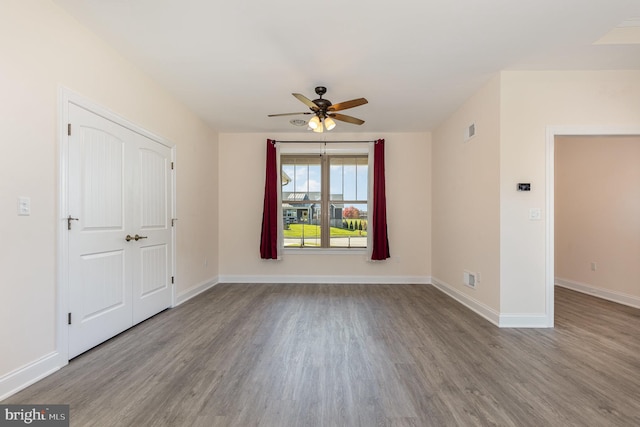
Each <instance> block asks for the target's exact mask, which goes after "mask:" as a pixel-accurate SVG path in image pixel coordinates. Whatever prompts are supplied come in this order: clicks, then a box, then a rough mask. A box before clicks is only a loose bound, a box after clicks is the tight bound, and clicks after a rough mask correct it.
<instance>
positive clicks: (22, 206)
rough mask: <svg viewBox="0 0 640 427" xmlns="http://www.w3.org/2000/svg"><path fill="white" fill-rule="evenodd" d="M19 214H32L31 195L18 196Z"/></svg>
mask: <svg viewBox="0 0 640 427" xmlns="http://www.w3.org/2000/svg"><path fill="white" fill-rule="evenodd" d="M18 215H20V216H28V215H31V199H30V198H29V197H18Z"/></svg>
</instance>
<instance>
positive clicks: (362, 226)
mask: <svg viewBox="0 0 640 427" xmlns="http://www.w3.org/2000/svg"><path fill="white" fill-rule="evenodd" d="M329 209H330V212H329V214H330V218H331V224H330V225H331V228H330V245H329V246H330V247H332V248H366V247H367V228H368V222H369V221H368V217H367V205H366V204H353V203H347V204H342V203H332V204H331V205H330V206H329Z"/></svg>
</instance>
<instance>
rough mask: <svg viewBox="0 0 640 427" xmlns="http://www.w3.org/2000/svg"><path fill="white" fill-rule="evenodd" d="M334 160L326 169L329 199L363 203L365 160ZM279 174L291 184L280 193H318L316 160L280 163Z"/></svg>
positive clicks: (319, 168)
mask: <svg viewBox="0 0 640 427" xmlns="http://www.w3.org/2000/svg"><path fill="white" fill-rule="evenodd" d="M358 163H359V164H356V160H355V159H354V158H346V157H344V158H343V157H335V158H332V159H331V165H330V167H329V170H330V172H329V180H330V183H329V187H330V189H331V195H332V196H335V195H342V196H343V197H342V198H341V199H342V200H353V201H355V200H358V201H366V200H367V189H368V185H367V178H368V166H367V162H366V158H363V159H359V161H358ZM282 170H283V171H284V172H285V173H286V174H287V175H288V176H289V177H290V178H291V182H289V183H288V184H287V185H285V186H283V187H282V191H283V192H294V191H295V192H297V193H309V192H320V190H321V188H320V186H321V165H320V158H309V159H305V160H300V159H298V160H297V163H296V164H292V162H286V159H283V163H282Z"/></svg>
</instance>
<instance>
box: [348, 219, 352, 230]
mask: <svg viewBox="0 0 640 427" xmlns="http://www.w3.org/2000/svg"><path fill="white" fill-rule="evenodd" d="M349 230H353V221H350V222H349Z"/></svg>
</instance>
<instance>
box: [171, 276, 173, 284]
mask: <svg viewBox="0 0 640 427" xmlns="http://www.w3.org/2000/svg"><path fill="white" fill-rule="evenodd" d="M171 284H172V285H173V276H171Z"/></svg>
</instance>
